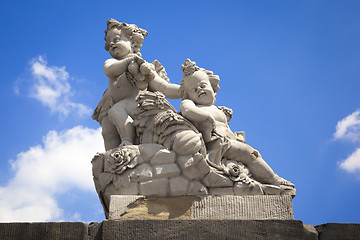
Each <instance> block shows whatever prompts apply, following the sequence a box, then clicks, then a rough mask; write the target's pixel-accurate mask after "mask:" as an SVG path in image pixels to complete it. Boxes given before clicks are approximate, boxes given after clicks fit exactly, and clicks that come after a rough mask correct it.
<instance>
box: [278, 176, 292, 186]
mask: <svg viewBox="0 0 360 240" xmlns="http://www.w3.org/2000/svg"><path fill="white" fill-rule="evenodd" d="M273 184H274V185H276V186H280V185H285V186H289V187H295V185H294V184H293V183H292V182H290V181H288V180H285V179H284V178H282V177H279V176H278V175H276V176H275V179H274V182H273Z"/></svg>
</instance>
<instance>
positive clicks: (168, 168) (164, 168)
mask: <svg viewBox="0 0 360 240" xmlns="http://www.w3.org/2000/svg"><path fill="white" fill-rule="evenodd" d="M153 169H154V177H156V178H158V177H165V178H170V177H176V176H178V175H179V174H180V169H179V167H178V166H177V165H176V164H175V163H173V164H165V165H158V166H155V167H153Z"/></svg>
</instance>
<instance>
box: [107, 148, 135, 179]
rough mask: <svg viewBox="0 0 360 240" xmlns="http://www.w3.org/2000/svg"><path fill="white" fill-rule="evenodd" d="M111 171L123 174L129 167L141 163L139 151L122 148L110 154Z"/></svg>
mask: <svg viewBox="0 0 360 240" xmlns="http://www.w3.org/2000/svg"><path fill="white" fill-rule="evenodd" d="M109 162H110V169H109V170H110V172H111V173H115V174H121V173H123V172H124V171H125V170H126V169H128V168H134V167H135V166H137V165H138V164H139V158H138V156H137V153H136V152H134V150H133V149H130V148H126V147H125V148H122V149H119V150H116V151H115V152H113V153H111V154H110V158H109Z"/></svg>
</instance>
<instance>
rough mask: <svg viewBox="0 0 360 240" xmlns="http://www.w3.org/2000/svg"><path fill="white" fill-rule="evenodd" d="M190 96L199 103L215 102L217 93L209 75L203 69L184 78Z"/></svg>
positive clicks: (210, 103) (208, 103)
mask: <svg viewBox="0 0 360 240" xmlns="http://www.w3.org/2000/svg"><path fill="white" fill-rule="evenodd" d="M184 81H185V90H186V93H187V95H188V98H189V99H190V100H192V101H193V102H194V103H195V104H198V105H212V104H214V103H215V93H214V90H213V88H212V86H211V84H210V81H209V77H208V76H207V74H206V73H205V72H203V71H196V72H195V73H194V74H192V75H191V76H187V77H185V79H184Z"/></svg>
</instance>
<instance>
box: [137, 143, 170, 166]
mask: <svg viewBox="0 0 360 240" xmlns="http://www.w3.org/2000/svg"><path fill="white" fill-rule="evenodd" d="M161 149H164V146H162V145H159V144H156V143H143V144H141V145H140V146H139V150H140V153H141V156H142V158H143V160H144V162H149V161H150V159H151V158H152V157H153V156H154V155H155V154H156V153H157V152H158V151H159V150H161Z"/></svg>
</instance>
